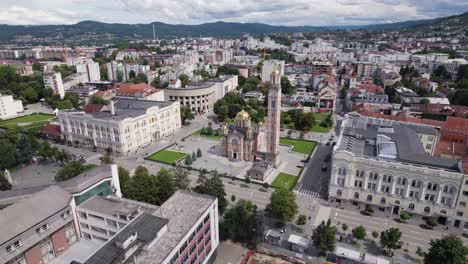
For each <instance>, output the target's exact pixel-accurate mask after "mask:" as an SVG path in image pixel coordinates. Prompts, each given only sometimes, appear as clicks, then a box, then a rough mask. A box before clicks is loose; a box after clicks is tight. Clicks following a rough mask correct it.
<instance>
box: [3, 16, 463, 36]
mask: <svg viewBox="0 0 468 264" xmlns="http://www.w3.org/2000/svg"><path fill="white" fill-rule="evenodd" d="M153 24H154V25H155V29H156V34H157V35H158V36H159V37H160V38H174V37H200V36H202V37H208V36H212V37H239V36H242V35H244V34H247V33H248V34H251V35H261V34H272V33H294V32H318V31H325V30H335V29H365V30H371V31H373V30H400V31H408V32H413V31H419V32H429V31H437V30H450V31H452V30H455V31H460V32H462V31H463V30H466V28H467V25H468V12H467V13H464V14H461V15H455V16H449V17H442V18H435V19H428V20H418V21H405V22H398V23H390V24H378V25H366V26H338V27H313V26H272V25H267V24H261V23H231V22H215V23H205V24H200V25H181V24H178V25H171V24H165V23H161V22H154V23H152V24H115V23H102V22H96V21H83V22H79V23H77V24H73V25H43V26H13V25H0V41H3V42H8V41H12V40H14V39H15V38H17V37H18V36H32V38H33V39H34V40H35V41H36V42H58V41H61V40H66V41H70V42H74V41H79V42H83V41H90V42H96V41H98V40H99V41H112V40H115V39H129V38H135V37H136V38H144V39H150V38H152V36H153V31H152V25H153ZM460 32H458V33H460Z"/></svg>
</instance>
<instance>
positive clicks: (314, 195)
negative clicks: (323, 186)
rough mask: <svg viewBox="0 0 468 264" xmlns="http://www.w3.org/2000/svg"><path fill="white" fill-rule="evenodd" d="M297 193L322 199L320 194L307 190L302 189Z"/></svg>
mask: <svg viewBox="0 0 468 264" xmlns="http://www.w3.org/2000/svg"><path fill="white" fill-rule="evenodd" d="M297 193H299V194H303V195H307V196H310V197H313V198H319V197H320V194H319V193H318V192H314V191H311V190H306V189H302V188H301V189H300V190H299V191H297Z"/></svg>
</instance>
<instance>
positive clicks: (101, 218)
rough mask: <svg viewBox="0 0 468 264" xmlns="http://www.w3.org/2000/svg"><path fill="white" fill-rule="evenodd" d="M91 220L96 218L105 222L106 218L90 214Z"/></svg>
mask: <svg viewBox="0 0 468 264" xmlns="http://www.w3.org/2000/svg"><path fill="white" fill-rule="evenodd" d="M88 216H89V218H94V219H96V220H100V221H104V217H101V216H98V215H94V214H88Z"/></svg>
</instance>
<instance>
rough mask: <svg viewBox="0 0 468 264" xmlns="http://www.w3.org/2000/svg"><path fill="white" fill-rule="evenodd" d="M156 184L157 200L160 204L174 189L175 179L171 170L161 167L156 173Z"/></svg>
mask: <svg viewBox="0 0 468 264" xmlns="http://www.w3.org/2000/svg"><path fill="white" fill-rule="evenodd" d="M156 184H157V186H158V197H159V202H160V203H161V204H162V203H164V202H165V201H167V199H169V198H170V197H171V196H172V195H173V194H174V193H175V191H176V188H177V186H176V181H175V178H174V175H173V174H172V171H170V170H168V169H166V168H161V169H160V170H159V171H158V173H157V174H156Z"/></svg>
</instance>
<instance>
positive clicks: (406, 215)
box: [400, 212, 411, 221]
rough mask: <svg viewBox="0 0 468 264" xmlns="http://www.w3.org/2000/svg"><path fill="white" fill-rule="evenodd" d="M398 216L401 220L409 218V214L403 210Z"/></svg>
mask: <svg viewBox="0 0 468 264" xmlns="http://www.w3.org/2000/svg"><path fill="white" fill-rule="evenodd" d="M400 218H401V220H403V221H407V220H409V219H410V218H411V216H410V215H409V214H408V213H407V212H404V213H402V214H401V215H400Z"/></svg>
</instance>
